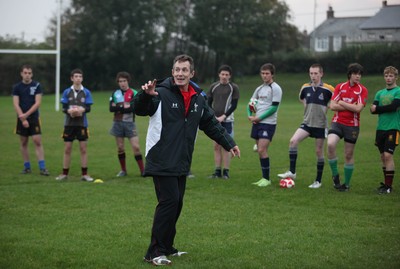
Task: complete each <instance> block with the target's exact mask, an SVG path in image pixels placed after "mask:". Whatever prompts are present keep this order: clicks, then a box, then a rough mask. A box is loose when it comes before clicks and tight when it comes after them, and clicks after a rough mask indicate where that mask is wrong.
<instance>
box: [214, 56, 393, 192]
mask: <svg viewBox="0 0 400 269" xmlns="http://www.w3.org/2000/svg"><path fill="white" fill-rule="evenodd" d="M231 73H232V70H231V69H229V67H226V66H222V67H221V68H220V69H219V77H220V81H219V82H216V83H214V84H213V85H211V88H210V91H209V92H208V96H209V104H210V105H212V106H213V108H214V109H215V112H216V117H217V119H218V120H219V121H220V122H221V123H223V124H224V127H225V128H226V129H227V131H228V133H229V134H231V135H232V136H233V117H232V112H233V111H234V110H235V108H236V106H237V99H238V98H239V94H238V93H237V94H236V95H235V90H237V91H238V87H237V85H236V84H234V83H232V82H230V81H229V79H230V76H231ZM274 74H275V67H274V65H273V64H270V63H267V64H264V65H263V66H261V68H260V76H261V79H262V80H263V84H262V85H260V86H259V87H257V88H256V89H255V91H254V93H253V95H252V97H251V99H250V100H256V104H254V103H252V101H251V102H250V103H249V105H248V107H247V112H248V119H249V121H250V122H251V123H252V130H251V137H252V138H254V139H255V141H256V145H255V150H256V151H257V152H258V154H259V159H260V166H261V172H262V178H261V179H260V180H259V181H257V182H254V183H253V184H255V185H257V186H260V187H266V186H269V185H271V180H270V158H269V155H268V147H269V145H270V143H271V141H272V138H273V136H274V133H275V130H276V125H277V114H278V107H279V105H280V103H281V99H282V89H281V87H280V86H279V85H278V84H277V83H276V82H275V81H274ZM362 74H363V67H362V66H361V65H360V64H358V63H353V64H350V65H349V66H348V70H347V81H345V82H343V83H339V84H338V85H337V86H336V87H335V88H334V87H333V86H331V85H329V84H326V83H323V82H322V77H323V68H322V66H321V65H320V64H313V65H311V66H310V68H309V75H310V82H309V83H305V84H303V86H302V87H301V89H300V93H299V99H300V101H301V102H302V103H303V105H304V117H303V122H302V123H301V124H300V126H299V128H298V129H297V130H296V131H295V133H294V134H293V136H292V137H291V139H290V142H289V163H290V168H289V170H288V171H286V172H284V173H282V174H278V176H279V177H280V178H292V179H293V180H294V179H296V162H297V156H298V145H299V143H300V142H302V141H303V140H304V139H306V138H307V137H311V138H315V152H316V156H317V175H316V178H315V180H314V182H313V183H312V184H311V185H309V188H312V189H317V188H320V187H321V186H322V183H321V181H322V173H323V169H324V164H325V158H324V142H325V138H326V130H327V127H328V124H327V123H328V121H327V118H326V114H327V110H328V108H330V109H331V110H332V111H334V116H333V118H332V122H331V127H330V129H329V131H328V136H327V137H328V139H327V140H328V141H327V144H328V164H329V166H330V168H331V172H332V180H333V185H334V188H335V189H337V190H338V191H342V192H346V191H348V190H349V189H350V181H351V178H352V174H353V170H354V148H355V144H356V142H357V139H358V135H359V132H360V113H361V111H362V110H363V109H364V107H365V105H366V101H367V97H368V90H367V88H366V87H364V86H363V85H362V84H361V83H360V80H361V76H362ZM397 78H398V70H397V69H396V68H395V67H392V66H388V67H387V68H385V70H384V79H385V83H386V88H385V89H382V90H380V91H379V92H378V93H377V94H376V96H375V98H374V101H373V104H372V105H371V108H370V112H371V113H372V114H378V115H379V119H378V126H377V131H376V139H375V145H376V146H377V147H378V150H379V152H380V156H381V161H382V171H383V174H384V182H381V184H380V186H379V188H378V193H381V194H388V193H391V191H392V184H393V177H394V172H395V166H394V158H393V154H394V150H395V148H396V146H397V145H398V141H399V139H400V110H399V107H400V88H399V87H398V86H397V84H396V81H397ZM224 85H225V86H224ZM228 85H229V87H228ZM222 86H224V88H223V89H225V91H221V92H218V91H217V90H218V89H219V88H220V87H222ZM229 88H231V91H227V90H226V89H229ZM235 98H236V99H235ZM213 100H218V101H219V103H217V102H215V101H214V102H213ZM221 102H222V104H221ZM232 108H233V109H232ZM223 109H225V110H223ZM253 113H254V115H253ZM341 139H343V140H344V158H345V163H344V183H343V184H341V181H340V176H339V172H338V157H337V153H336V148H337V145H338V143H339V141H340V140H341ZM220 150H222V151H224V150H223V149H221V148H220V147H219V148H218V145H215V146H214V156H215V165H216V168H215V171H214V173H213V174H212V175H211V176H210V177H212V178H221V177H222V178H224V179H227V178H229V174H228V172H229V160H230V158H229V157H228V156H225V155H223V154H222V155H221V153H219V151H220ZM227 153H228V152H226V151H225V154H227ZM221 157H224V158H223V159H224V169H223V170H222V171H223V173H221V164H222V161H221Z"/></svg>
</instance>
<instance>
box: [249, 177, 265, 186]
mask: <svg viewBox="0 0 400 269" xmlns="http://www.w3.org/2000/svg"><path fill="white" fill-rule="evenodd" d="M264 179H265V178H262V179H260V180H259V181H257V182H253V183H251V184H254V185H258V184H260V183H261V182H263V181H264Z"/></svg>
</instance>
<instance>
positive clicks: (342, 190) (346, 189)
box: [337, 184, 350, 192]
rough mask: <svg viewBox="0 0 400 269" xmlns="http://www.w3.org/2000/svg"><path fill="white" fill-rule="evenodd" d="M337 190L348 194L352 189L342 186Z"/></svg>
mask: <svg viewBox="0 0 400 269" xmlns="http://www.w3.org/2000/svg"><path fill="white" fill-rule="evenodd" d="M337 190H338V191H340V192H347V191H349V190H350V187H349V186H347V185H346V184H342V185H340V186H339V187H338V188H337Z"/></svg>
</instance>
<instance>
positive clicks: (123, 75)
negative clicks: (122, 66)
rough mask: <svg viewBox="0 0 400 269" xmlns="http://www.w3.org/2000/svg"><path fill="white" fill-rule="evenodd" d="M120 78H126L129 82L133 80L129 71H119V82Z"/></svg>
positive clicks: (117, 78) (117, 79)
mask: <svg viewBox="0 0 400 269" xmlns="http://www.w3.org/2000/svg"><path fill="white" fill-rule="evenodd" d="M120 78H125V79H126V80H127V81H128V83H130V82H131V75H130V74H129V73H128V72H125V71H122V72H118V74H117V77H116V81H117V83H118V81H119V79H120Z"/></svg>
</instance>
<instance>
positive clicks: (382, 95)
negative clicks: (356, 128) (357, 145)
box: [370, 66, 400, 194]
mask: <svg viewBox="0 0 400 269" xmlns="http://www.w3.org/2000/svg"><path fill="white" fill-rule="evenodd" d="M383 76H384V79H385V82H386V88H385V89H382V90H380V91H378V92H377V93H376V95H375V99H374V102H373V103H372V105H371V108H370V110H371V113H372V114H378V125H377V128H376V137H375V145H376V146H377V147H378V149H379V152H380V154H381V160H382V170H383V174H384V178H385V179H384V182H381V186H380V187H379V188H378V193H380V194H389V193H391V192H392V184H393V178H394V171H395V165H394V158H393V154H394V150H395V148H396V146H397V145H398V144H399V139H400V87H399V86H397V84H396V81H397V78H398V76H399V71H398V70H397V69H396V68H395V67H393V66H388V67H386V68H385V70H384V72H383Z"/></svg>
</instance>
